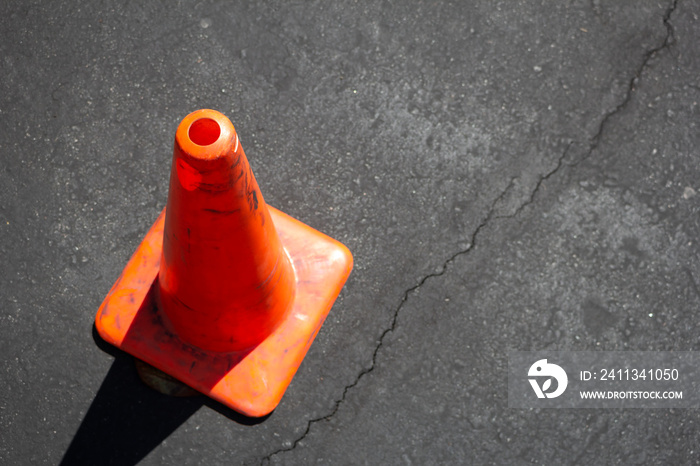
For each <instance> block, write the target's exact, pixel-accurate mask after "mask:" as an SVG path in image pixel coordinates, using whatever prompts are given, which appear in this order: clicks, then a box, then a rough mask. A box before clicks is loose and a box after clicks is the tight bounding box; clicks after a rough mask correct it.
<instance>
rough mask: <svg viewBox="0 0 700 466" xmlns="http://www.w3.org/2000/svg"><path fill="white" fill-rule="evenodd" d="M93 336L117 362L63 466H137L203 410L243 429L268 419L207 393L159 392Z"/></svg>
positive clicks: (124, 356)
mask: <svg viewBox="0 0 700 466" xmlns="http://www.w3.org/2000/svg"><path fill="white" fill-rule="evenodd" d="M93 338H94V339H95V342H96V343H97V345H98V347H100V348H101V349H103V350H104V351H106V352H107V353H109V354H111V355H112V356H114V358H115V359H114V363H113V364H112V367H111V368H110V369H109V372H108V373H107V376H106V377H105V379H104V380H103V381H102V385H101V386H100V388H99V390H98V391H97V394H96V395H95V398H94V399H93V401H92V404H91V405H90V408H89V409H88V412H87V413H86V414H85V417H84V418H83V421H82V423H81V424H80V427H79V428H78V431H77V432H76V434H75V436H74V437H73V440H72V442H71V444H70V446H69V447H68V450H67V451H66V453H65V455H64V456H63V459H62V461H61V465H62V466H72V465H96V464H104V465H118V466H133V465H135V464H138V463H139V461H141V460H142V459H143V458H144V457H145V456H146V455H148V453H150V452H151V451H152V450H153V449H154V448H156V447H157V446H158V445H159V444H160V443H161V442H162V441H163V440H165V439H166V438H168V436H169V435H170V434H171V433H173V432H174V431H175V430H176V429H177V428H178V427H180V426H181V425H182V424H183V423H184V422H186V421H187V419H189V418H190V416H192V415H193V414H194V413H195V412H196V411H197V410H198V409H199V408H201V407H202V406H207V407H208V408H210V409H213V410H215V411H217V412H218V413H220V414H222V415H223V416H226V417H227V418H229V419H230V420H232V421H234V422H236V423H238V424H242V425H255V424H259V423H261V422H264V421H265V420H266V419H267V418H268V417H269V415H268V416H266V417H263V418H249V417H246V416H243V415H241V414H239V413H237V412H235V411H233V410H231V409H229V408H227V407H225V406H223V405H221V404H220V403H218V402H216V401H214V400H211V399H209V398H207V397H205V396H203V395H200V396H195V397H188V398H177V397H170V396H166V395H163V394H161V393H158V392H156V391H155V390H152V389H151V388H149V387H147V386H146V385H145V384H144V383H143V382H141V380H140V379H139V377H138V374H137V372H136V369H135V367H134V360H133V358H132V357H131V356H130V355H128V354H126V353H124V352H122V351H120V350H118V349H116V348H114V347H112V346H111V345H109V344H108V343H106V342H105V341H104V340H102V339H101V338H100V337H99V335H98V334H97V332H96V331H95V330H94V328H93Z"/></svg>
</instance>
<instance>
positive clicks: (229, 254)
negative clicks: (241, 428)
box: [96, 110, 352, 416]
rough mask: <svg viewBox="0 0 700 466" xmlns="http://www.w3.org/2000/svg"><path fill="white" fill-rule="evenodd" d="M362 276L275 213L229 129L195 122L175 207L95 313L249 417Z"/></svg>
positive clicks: (187, 136) (142, 354)
mask: <svg viewBox="0 0 700 466" xmlns="http://www.w3.org/2000/svg"><path fill="white" fill-rule="evenodd" d="M351 269H352V255H351V254H350V251H348V249H347V248H346V247H345V246H343V245H342V244H340V243H339V242H337V241H335V240H333V239H331V238H329V237H327V236H325V235H323V234H322V233H320V232H318V231H316V230H314V229H312V228H310V227H308V226H306V225H304V224H302V223H301V222H299V221H297V220H295V219H293V218H291V217H289V216H287V215H285V214H283V213H282V212H280V211H278V210H276V209H274V208H272V207H269V206H267V205H266V204H265V201H264V199H263V197H262V194H261V193H260V189H259V188H258V185H257V182H256V181H255V178H254V177H253V173H252V172H251V170H250V166H249V165H248V160H247V158H246V156H245V153H244V152H243V148H242V147H241V145H240V142H239V140H238V136H237V134H236V131H235V129H234V127H233V125H232V124H231V122H230V121H229V120H228V118H226V117H225V116H224V115H222V114H221V113H219V112H216V111H214V110H199V111H196V112H194V113H191V114H190V115H188V116H187V117H185V119H184V120H183V121H182V123H180V126H179V127H178V129H177V132H176V135H175V149H174V153H173V166H172V170H171V176H170V191H169V194H168V205H167V208H166V209H164V210H163V213H161V215H160V217H159V218H158V219H157V220H156V222H155V224H154V225H153V227H151V230H150V231H149V232H148V233H147V234H146V237H145V238H144V240H143V241H142V243H141V244H140V245H139V247H138V249H137V250H136V253H134V255H133V257H132V258H131V259H130V260H129V263H128V264H127V266H126V268H125V269H124V271H123V272H122V275H121V276H120V277H119V279H118V280H117V282H116V283H115V284H114V286H113V287H112V289H111V290H110V292H109V294H108V295H107V297H106V298H105V300H104V302H103V303H102V305H101V306H100V309H99V310H98V312H97V318H96V326H97V329H98V331H99V333H100V335H101V336H102V337H103V338H104V339H105V340H106V341H108V342H110V343H112V344H114V345H115V346H117V347H119V348H121V349H123V350H124V351H127V352H129V353H131V354H132V355H134V356H136V357H137V358H139V359H141V360H143V361H145V362H147V363H148V364H150V365H152V366H155V367H156V368H158V369H160V370H161V371H163V372H165V373H166V374H170V375H171V376H173V377H175V378H177V379H179V380H181V381H182V382H184V383H186V384H187V385H189V386H191V387H192V388H194V389H196V390H198V391H200V392H202V393H204V394H206V395H208V396H211V397H212V398H214V399H216V400H218V401H220V402H222V403H224V404H226V405H228V406H230V407H231V408H233V409H235V410H236V411H239V412H241V413H243V414H246V415H248V416H263V415H265V414H268V413H269V412H271V411H272V410H273V409H274V408H275V407H276V406H277V404H278V403H279V401H280V399H281V398H282V395H283V394H284V391H285V390H286V388H287V386H288V385H289V383H290V382H291V379H292V377H293V376H294V373H295V372H296V370H297V369H298V367H299V365H300V364H301V361H302V359H303V358H304V355H305V354H306V352H307V350H308V348H309V346H310V345H311V342H312V341H313V339H314V338H315V336H316V334H317V333H318V330H319V329H320V327H321V325H322V324H323V321H324V319H325V318H326V315H327V314H328V312H329V310H330V308H331V306H332V304H333V302H334V301H335V299H336V297H337V296H338V293H339V292H340V290H341V288H342V287H343V285H344V283H345V281H346V279H347V277H348V275H349V274H350V271H351Z"/></svg>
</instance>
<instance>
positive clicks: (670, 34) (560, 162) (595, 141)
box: [260, 0, 679, 464]
mask: <svg viewBox="0 0 700 466" xmlns="http://www.w3.org/2000/svg"><path fill="white" fill-rule="evenodd" d="M678 1H679V0H674V1H673V2H672V3H671V5H670V7H669V8H668V9H667V10H666V12H665V13H664V16H663V24H664V26H665V27H666V37H665V38H664V41H663V42H662V44H661V45H659V46H657V47H654V48H653V49H650V50H647V51H646V52H645V53H644V56H643V57H644V58H643V60H642V63H641V64H640V66H638V67H637V69H636V70H635V72H634V75H633V76H632V78H631V79H630V81H629V85H628V88H627V91H626V92H625V95H624V97H623V99H622V102H621V103H619V104H618V105H617V106H615V108H614V109H612V110H611V111H609V112H607V113H606V114H605V115H604V116H603V118H602V120H601V122H600V125H599V126H598V130H597V131H596V133H595V134H594V135H593V137H591V138H590V139H589V141H590V145H589V148H588V150H587V151H586V154H585V155H584V156H583V157H582V158H581V159H580V160H578V161H576V162H572V163H570V164H569V165H568V166H570V167H572V166H576V165H578V164H580V163H581V162H582V161H584V160H586V159H587V158H588V157H590V156H591V154H593V152H594V151H595V150H596V148H597V147H598V146H599V144H600V140H601V138H602V135H603V133H604V131H605V128H606V127H607V125H608V122H609V120H610V118H612V117H613V116H614V115H616V114H617V113H619V112H620V111H622V110H623V109H624V108H625V107H626V106H627V105H628V104H629V102H630V101H631V100H632V93H633V92H634V88H635V85H636V83H637V82H638V80H639V79H640V77H641V75H642V73H643V72H644V69H645V68H646V66H647V64H648V63H649V61H650V60H651V59H652V57H653V56H654V55H656V54H657V53H659V52H661V51H662V50H664V49H667V48H669V47H670V46H671V45H672V44H673V43H674V42H675V35H674V31H673V26H672V25H671V22H670V21H671V15H672V14H673V12H674V11H675V10H676V7H677V6H678ZM574 142H575V141H573V140H571V141H569V143H568V144H567V146H566V149H565V150H564V152H563V153H562V155H561V156H560V157H558V158H557V162H556V164H555V166H554V167H553V168H552V169H551V170H549V171H548V172H547V173H545V174H543V175H540V177H539V179H538V180H537V182H536V183H535V186H534V187H533V189H532V190H531V192H530V195H529V196H528V198H527V199H526V200H525V201H524V202H522V203H521V204H520V205H519V206H518V207H517V208H516V209H515V211H514V212H513V213H511V214H508V215H494V214H495V212H496V211H497V210H498V204H499V203H500V202H501V201H502V200H503V199H504V198H505V196H506V195H507V194H508V192H509V191H510V190H511V188H512V187H513V185H514V181H515V178H512V179H511V180H510V182H509V184H508V186H506V188H505V189H504V190H503V192H501V194H499V195H498V196H497V197H496V199H494V200H493V202H492V203H491V206H490V208H489V210H488V212H487V214H486V216H485V217H484V218H483V219H482V221H481V222H480V223H479V225H477V227H476V228H475V229H474V232H473V233H472V235H471V238H470V242H469V243H468V244H467V247H466V248H464V249H461V250H459V251H457V252H456V253H454V254H452V255H451V256H450V257H449V258H448V259H447V260H445V261H444V262H443V263H442V265H441V267H440V269H439V270H438V271H437V272H432V273H429V274H427V275H425V276H424V277H423V278H421V279H420V280H419V281H418V283H416V284H415V285H413V286H411V287H410V288H408V289H407V290H406V291H404V293H403V296H402V297H401V301H400V302H399V304H398V306H397V307H396V309H395V310H394V315H393V317H392V319H391V324H390V325H389V327H387V328H385V329H384V331H383V332H382V333H381V335H380V336H379V338H378V340H377V346H376V347H375V348H374V351H373V352H372V362H371V364H370V366H369V367H367V368H365V369H362V371H360V373H359V374H358V375H357V377H355V380H354V381H353V382H352V383H350V384H349V385H346V386H345V388H344V389H343V393H342V395H341V397H340V399H338V400H336V401H335V406H334V407H333V409H332V410H331V412H330V413H328V414H327V415H325V416H322V417H318V418H314V419H310V420H309V421H308V422H307V425H306V429H305V430H304V432H303V433H302V434H301V436H300V437H298V438H297V439H296V440H294V442H293V443H292V445H291V446H289V447H286V448H280V449H278V450H275V451H274V452H272V453H270V454H268V455H267V456H265V457H263V458H262V459H261V461H260V464H269V463H270V461H271V460H272V458H273V457H274V456H276V455H278V454H281V453H285V452H288V451H292V450H294V449H295V448H296V447H297V446H298V445H299V444H300V443H301V442H302V441H303V440H304V439H305V438H306V436H307V435H308V434H309V432H310V431H311V427H312V426H313V425H314V424H316V423H318V422H321V421H328V420H330V419H331V418H332V417H333V416H335V414H336V413H337V412H338V410H339V409H340V406H341V405H342V404H343V403H344V402H345V398H346V396H347V394H348V392H349V391H350V390H352V389H353V388H354V387H355V386H357V384H359V383H360V381H361V380H362V378H363V377H365V376H366V375H367V374H370V373H371V372H372V371H374V368H375V367H376V363H377V355H378V354H379V351H380V350H381V348H382V346H383V345H384V338H385V337H386V336H387V335H388V334H389V333H392V332H393V331H394V330H395V329H396V326H397V323H398V318H399V314H400V313H401V309H402V308H403V306H404V304H405V303H406V302H407V301H408V299H409V297H410V296H411V294H412V293H413V292H415V291H417V290H418V289H420V288H421V287H422V286H423V285H424V284H425V283H426V282H427V281H428V280H430V279H432V278H437V277H440V276H442V275H444V274H445V273H446V272H447V269H448V268H449V266H450V264H452V263H453V262H454V261H455V260H456V259H457V258H458V257H460V256H463V255H466V254H468V253H469V252H471V251H472V250H473V249H474V247H475V245H476V241H477V238H478V237H479V233H480V232H481V231H482V230H483V229H484V228H485V227H486V226H487V225H488V224H489V223H490V222H491V221H492V220H501V219H512V218H514V217H516V216H518V215H519V214H520V213H521V212H522V211H523V210H524V209H525V207H527V206H528V205H530V204H532V203H533V202H534V201H535V197H536V196H537V194H538V192H539V191H540V189H541V188H542V185H543V184H544V183H545V182H546V181H547V180H548V179H550V178H551V177H552V176H554V175H555V174H556V173H558V172H559V171H560V169H561V168H562V167H563V166H564V160H565V159H566V156H567V155H568V153H569V149H570V148H571V146H572V145H573V144H574Z"/></svg>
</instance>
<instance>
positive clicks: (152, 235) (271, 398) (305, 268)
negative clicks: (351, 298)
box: [95, 206, 352, 417]
mask: <svg viewBox="0 0 700 466" xmlns="http://www.w3.org/2000/svg"><path fill="white" fill-rule="evenodd" d="M268 209H269V210H270V215H271V217H272V220H273V223H274V224H275V227H276V229H277V232H278V234H279V236H280V239H281V241H282V244H283V245H284V248H285V250H286V251H287V253H288V254H289V256H290V258H291V259H292V263H293V265H294V270H295V273H296V279H297V289H296V294H295V296H294V302H293V303H292V306H291V309H290V311H289V312H288V314H287V316H286V318H285V319H284V321H283V322H282V323H281V324H280V325H279V327H277V329H276V330H275V331H274V332H273V333H272V334H271V335H270V336H269V337H267V338H266V339H265V340H264V341H263V342H262V343H260V344H259V345H258V346H256V347H255V348H253V349H252V350H249V351H247V352H239V353H217V352H213V351H207V350H203V349H200V348H198V347H195V346H192V345H188V344H187V343H185V342H183V341H181V340H180V339H179V338H178V337H177V335H175V334H174V333H173V332H172V330H171V329H170V328H169V326H168V325H167V324H166V322H167V321H166V318H165V316H164V315H163V314H162V312H161V311H160V310H159V309H158V307H157V305H156V301H157V300H156V298H155V295H156V292H157V277H158V270H159V266H160V258H161V250H162V245H163V226H164V220H165V209H163V212H161V214H160V216H159V217H158V219H157V220H156V222H155V223H154V224H153V226H152V227H151V229H150V230H149V231H148V233H147V234H146V236H145V238H144V239H143V241H142V242H141V244H140V245H139V247H138V248H137V250H136V252H135V253H134V255H133V256H132V257H131V259H130V260H129V262H128V263H127V265H126V267H125V268H124V271H123V272H122V274H121V276H120V277H119V278H118V279H117V281H116V283H115V284H114V286H112V289H111V290H110V291H109V293H108V294H107V296H106V297H105V299H104V301H103V303H102V305H101V306H100V308H99V310H98V311H97V317H96V320H95V324H96V327H97V330H98V332H99V333H100V335H101V336H102V338H103V339H104V340H106V341H107V342H109V343H111V344H113V345H114V346H116V347H118V348H120V349H121V350H124V351H126V352H127V353H130V354H131V355H133V356H135V357H137V358H139V359H141V360H143V361H145V362H147V363H148V364H151V365H152V366H155V367H157V368H158V369H160V370H162V371H163V372H165V373H167V374H170V375H172V376H173V377H175V378H177V379H179V380H180V381H182V382H184V383H185V384H187V385H189V386H190V387H192V388H194V389H196V390H198V391H199V392H201V393H203V394H205V395H207V396H209V397H211V398H213V399H215V400H217V401H219V402H221V403H222V404H224V405H226V406H229V407H230V408H232V409H234V410H235V411H238V412H240V413H242V414H244V415H246V416H252V417H260V416H264V415H266V414H268V413H270V412H272V410H273V409H275V407H276V406H277V404H278V403H279V401H280V399H281V398H282V395H283V394H284V392H285V390H286V389H287V387H288V386H289V384H290V382H291V381H292V377H293V376H294V374H295V373H296V371H297V369H298V368H299V365H300V364H301V361H302V360H303V359H304V356H305V355H306V352H307V351H308V349H309V347H310V346H311V343H312V342H313V340H314V338H315V337H316V334H317V333H318V331H319V329H320V328H321V325H322V324H323V321H324V320H325V318H326V316H327V315H328V312H329V311H330V308H331V306H332V305H333V302H334V301H335V299H336V298H337V296H338V294H339V293H340V290H341V289H342V287H343V285H344V284H345V281H346V280H347V277H348V275H349V274H350V271H351V269H352V255H351V254H350V251H349V250H348V249H347V248H346V247H345V246H344V245H342V244H341V243H339V242H338V241H336V240H334V239H332V238H330V237H328V236H326V235H324V234H323V233H320V232H319V231H317V230H314V229H313V228H311V227H309V226H307V225H305V224H303V223H301V222H299V221H298V220H296V219H294V218H292V217H290V216H288V215H286V214H284V213H282V212H280V211H278V210H277V209H274V208H272V207H270V206H268Z"/></svg>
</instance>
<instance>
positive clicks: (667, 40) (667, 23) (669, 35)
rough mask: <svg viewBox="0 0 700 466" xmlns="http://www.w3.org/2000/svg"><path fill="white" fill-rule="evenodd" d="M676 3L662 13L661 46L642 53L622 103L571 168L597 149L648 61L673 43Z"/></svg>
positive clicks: (630, 98) (609, 113) (603, 123)
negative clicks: (672, 22) (609, 122)
mask: <svg viewBox="0 0 700 466" xmlns="http://www.w3.org/2000/svg"><path fill="white" fill-rule="evenodd" d="M678 1H679V0H673V2H671V5H670V6H669V7H668V9H667V10H666V12H665V13H664V16H663V24H664V27H666V37H664V40H663V42H662V43H661V45H659V46H657V47H654V48H653V49H650V50H647V51H646V52H645V53H644V58H643V59H642V63H641V64H640V65H639V66H638V67H637V69H636V70H635V72H634V75H633V76H632V77H631V78H630V80H629V83H628V85H627V91H626V92H625V96H624V98H623V99H622V102H620V103H619V104H618V105H617V106H615V108H614V109H612V110H611V111H609V112H608V113H606V114H605V115H604V116H603V119H602V120H601V121H600V125H598V131H596V134H594V135H593V137H592V138H591V139H590V141H591V144H590V146H589V148H588V151H587V152H586V154H585V155H584V156H583V157H582V158H581V159H580V160H578V161H576V162H572V163H571V166H576V165H578V164H580V163H581V162H583V161H584V160H586V159H587V158H588V157H590V155H591V154H592V153H593V152H594V151H595V150H596V149H597V148H598V145H599V144H600V140H601V138H602V136H603V132H604V131H605V128H606V126H607V125H608V121H610V118H612V117H613V116H615V115H616V114H618V113H619V112H621V111H622V109H624V108H625V107H626V106H627V104H629V102H630V101H631V100H632V93H633V92H634V89H635V85H636V84H637V82H638V81H639V79H640V78H641V76H642V73H643V72H644V69H645V68H646V67H647V65H648V64H649V61H650V60H651V59H652V58H653V57H654V55H656V54H658V53H659V52H661V51H662V50H664V49H667V48H669V47H670V46H671V45H673V43H674V42H675V33H674V31H673V25H672V24H671V15H672V14H673V12H674V11H676V7H677V6H678Z"/></svg>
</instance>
